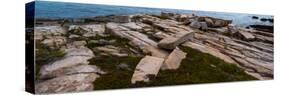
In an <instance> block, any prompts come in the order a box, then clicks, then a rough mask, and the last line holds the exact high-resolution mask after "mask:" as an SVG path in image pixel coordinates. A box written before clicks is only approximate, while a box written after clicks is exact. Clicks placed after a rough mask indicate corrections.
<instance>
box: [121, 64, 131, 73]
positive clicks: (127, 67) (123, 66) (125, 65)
mask: <svg viewBox="0 0 281 95" xmlns="http://www.w3.org/2000/svg"><path fill="white" fill-rule="evenodd" d="M117 68H118V69H121V70H128V71H131V70H132V69H131V68H130V66H129V65H128V64H125V63H120V64H118V65H117Z"/></svg>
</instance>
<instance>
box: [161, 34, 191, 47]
mask: <svg viewBox="0 0 281 95" xmlns="http://www.w3.org/2000/svg"><path fill="white" fill-rule="evenodd" d="M193 35H194V33H193V31H184V32H179V33H177V34H176V35H174V36H170V37H167V38H164V39H162V40H161V41H160V42H159V43H158V47H160V48H164V49H174V48H176V46H178V45H179V44H181V43H183V42H185V41H187V40H188V39H191V38H193Z"/></svg>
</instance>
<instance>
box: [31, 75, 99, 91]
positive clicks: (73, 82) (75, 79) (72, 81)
mask: <svg viewBox="0 0 281 95" xmlns="http://www.w3.org/2000/svg"><path fill="white" fill-rule="evenodd" d="M96 78H99V75H97V74H95V73H88V74H75V75H69V76H61V77H57V78H53V79H50V80H46V81H44V82H40V83H36V84H35V93H38V94H40V93H64V92H77V91H91V90H93V89H94V85H93V82H94V81H95V80H96Z"/></svg>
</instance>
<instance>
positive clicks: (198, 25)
mask: <svg viewBox="0 0 281 95" xmlns="http://www.w3.org/2000/svg"><path fill="white" fill-rule="evenodd" d="M189 26H190V27H192V28H195V29H199V28H201V23H200V22H198V21H193V22H191V23H190V25H189Z"/></svg>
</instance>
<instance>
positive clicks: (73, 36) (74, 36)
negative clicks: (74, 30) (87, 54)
mask: <svg viewBox="0 0 281 95" xmlns="http://www.w3.org/2000/svg"><path fill="white" fill-rule="evenodd" d="M79 37H80V36H79V35H75V34H72V35H70V36H69V37H68V38H70V39H73V38H79Z"/></svg>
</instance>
